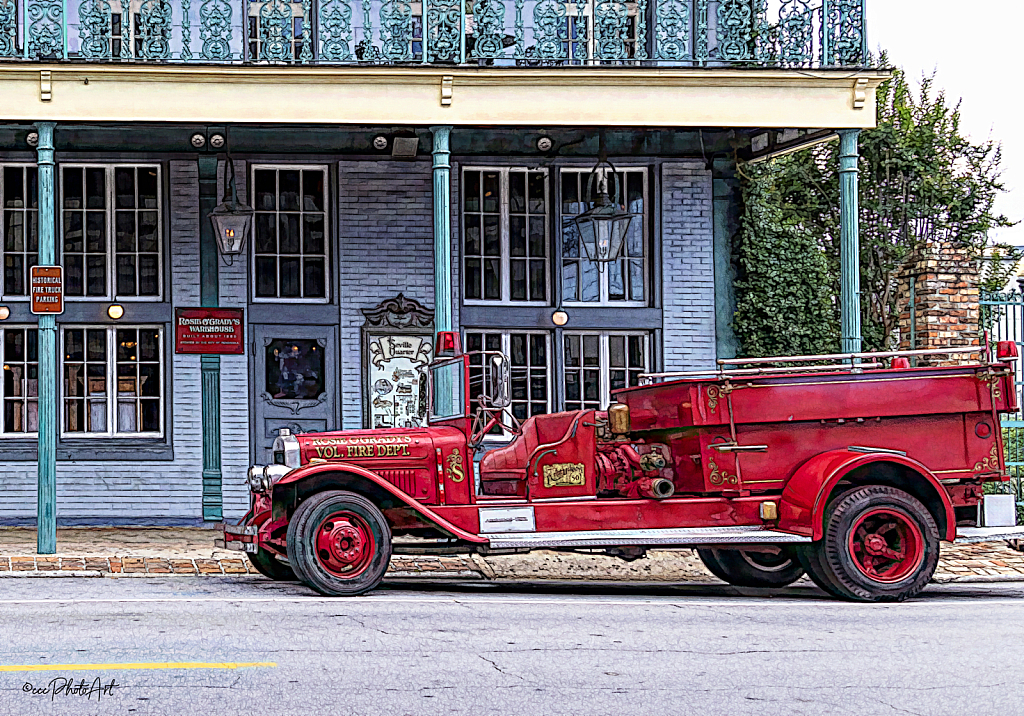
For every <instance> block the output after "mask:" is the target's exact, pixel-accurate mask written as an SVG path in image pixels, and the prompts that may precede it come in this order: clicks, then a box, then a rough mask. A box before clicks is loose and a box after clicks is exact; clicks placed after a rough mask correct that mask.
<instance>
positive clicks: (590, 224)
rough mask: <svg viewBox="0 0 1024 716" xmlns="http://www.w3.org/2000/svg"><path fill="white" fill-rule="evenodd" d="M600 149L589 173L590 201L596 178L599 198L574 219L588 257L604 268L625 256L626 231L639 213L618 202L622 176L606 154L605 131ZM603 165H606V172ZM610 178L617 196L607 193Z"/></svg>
mask: <svg viewBox="0 0 1024 716" xmlns="http://www.w3.org/2000/svg"><path fill="white" fill-rule="evenodd" d="M600 151H601V154H600V158H599V159H598V162H597V165H596V166H595V167H594V169H593V171H592V172H590V179H589V180H588V181H587V200H588V201H589V200H590V196H591V190H592V188H593V186H594V181H595V179H596V180H597V199H596V200H594V206H593V207H591V208H590V209H587V210H586V211H584V212H583V213H582V214H578V215H577V216H575V217H573V221H574V222H575V224H576V230H577V231H578V232H579V235H580V243H581V244H583V251H584V252H585V253H586V255H587V258H588V259H590V260H591V261H593V262H594V263H596V264H598V266H600V267H601V270H604V265H605V264H607V263H610V262H612V261H615V260H617V259H618V258H619V257H620V256H621V255H622V246H623V244H624V243H625V241H626V234H627V233H629V226H630V224H631V223H632V221H633V217H635V216H637V214H632V213H630V212H628V211H623V209H622V207H621V205H620V204H619V188H620V187H619V177H618V174H617V173H616V172H615V167H613V166H612V164H611V162H609V161H608V159H607V158H606V157H605V151H604V135H603V134H602V135H601V150H600ZM602 165H603V166H605V167H606V168H605V169H604V170H603V171H602ZM609 177H610V178H611V180H612V181H613V182H614V186H615V197H614V199H613V198H611V197H609V196H608V180H609Z"/></svg>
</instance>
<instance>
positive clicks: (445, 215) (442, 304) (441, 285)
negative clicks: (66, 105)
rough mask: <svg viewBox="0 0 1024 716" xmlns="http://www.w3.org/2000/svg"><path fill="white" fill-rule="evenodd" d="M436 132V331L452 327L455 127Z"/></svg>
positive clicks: (434, 129)
mask: <svg viewBox="0 0 1024 716" xmlns="http://www.w3.org/2000/svg"><path fill="white" fill-rule="evenodd" d="M430 131H431V132H433V134H434V146H433V150H434V330H435V331H450V330H452V213H451V212H452V165H451V162H450V161H449V160H450V157H451V150H450V149H449V139H450V138H451V133H452V128H451V127H448V126H443V127H431V128H430Z"/></svg>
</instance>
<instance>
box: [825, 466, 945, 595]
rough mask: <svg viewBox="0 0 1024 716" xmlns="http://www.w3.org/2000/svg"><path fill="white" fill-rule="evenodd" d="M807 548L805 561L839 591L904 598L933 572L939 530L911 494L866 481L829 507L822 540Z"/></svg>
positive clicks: (937, 556)
mask: <svg viewBox="0 0 1024 716" xmlns="http://www.w3.org/2000/svg"><path fill="white" fill-rule="evenodd" d="M809 549H810V550H811V551H812V552H814V554H813V557H814V558H813V559H811V560H809V561H808V562H807V564H808V566H809V567H810V568H811V569H813V570H817V571H818V574H817V575H816V576H817V577H818V579H819V580H821V581H824V582H826V583H827V584H828V585H829V586H831V587H833V588H834V590H835V592H834V593H838V595H839V596H841V597H845V598H846V599H851V600H855V601H861V602H895V601H903V600H904V599H909V598H910V597H913V596H915V595H917V594H918V593H919V592H920V591H921V590H922V589H924V588H925V586H926V585H927V584H928V582H929V581H930V580H931V578H932V575H933V574H934V573H935V567H936V566H937V565H938V561H939V530H938V527H937V526H936V524H935V518H934V517H932V514H931V513H930V512H929V511H928V509H927V508H926V507H925V506H924V505H923V504H921V502H920V501H919V500H918V499H917V498H915V497H914V496H912V495H910V494H908V493H906V492H904V491H903V490H899V489H897V488H895V487H889V486H887V485H868V486H866V487H861V488H858V489H855V490H851V491H850V492H847V493H845V494H844V495H842V496H841V497H840V498H839V499H837V500H836V501H835V502H833V503H832V504H831V505H830V506H829V509H828V511H827V513H826V516H825V536H824V539H823V540H821V541H820V542H817V543H815V544H814V545H811V546H810V548H809ZM815 581H818V580H815ZM827 591H832V590H827Z"/></svg>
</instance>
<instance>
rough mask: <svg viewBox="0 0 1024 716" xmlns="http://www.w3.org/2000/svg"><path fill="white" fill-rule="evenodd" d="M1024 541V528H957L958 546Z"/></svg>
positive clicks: (956, 541)
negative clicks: (1015, 540) (1002, 541)
mask: <svg viewBox="0 0 1024 716" xmlns="http://www.w3.org/2000/svg"><path fill="white" fill-rule="evenodd" d="M1007 539H1024V527H957V528H956V540H955V543H956V544H972V543H975V542H999V541H1001V540H1007Z"/></svg>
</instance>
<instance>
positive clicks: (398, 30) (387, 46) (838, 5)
mask: <svg viewBox="0 0 1024 716" xmlns="http://www.w3.org/2000/svg"><path fill="white" fill-rule="evenodd" d="M126 5H127V7H125V6H126ZM864 5H865V0H813V1H812V0H630V1H628V2H619V1H618V0H578V1H572V0H569V1H564V0H422V1H421V2H407V1H406V0H385V1H383V2H382V1H381V0H302V1H301V2H286V0H266V1H255V0H0V62H2V63H5V64H6V63H27V62H46V63H48V64H53V63H64V62H68V63H76V64H81V63H101V64H108V65H109V64H135V65H143V64H145V65H161V64H204V65H211V64H225V65H243V66H244V65H273V66H289V65H295V66H335V65H362V66H380V65H392V66H395V65H399V66H403V65H404V66H414V65H418V66H433V67H458V66H462V67H479V66H483V67H491V68H500V67H513V68H530V67H547V68H551V67H580V66H590V67H600V66H632V67H658V68H664V67H670V68H761V69H772V68H781V69H787V68H794V69H797V68H804V69H827V68H850V69H861V68H864V67H865V66H866V64H867V61H868V57H867V51H866V48H867V45H866V37H865V24H864V11H865V7H864Z"/></svg>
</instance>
